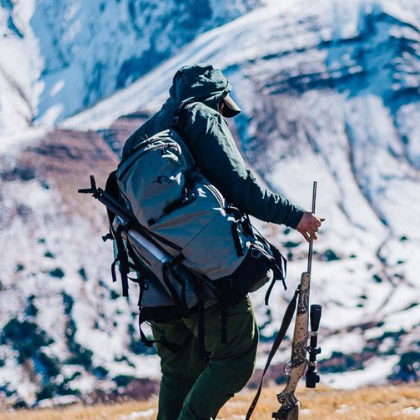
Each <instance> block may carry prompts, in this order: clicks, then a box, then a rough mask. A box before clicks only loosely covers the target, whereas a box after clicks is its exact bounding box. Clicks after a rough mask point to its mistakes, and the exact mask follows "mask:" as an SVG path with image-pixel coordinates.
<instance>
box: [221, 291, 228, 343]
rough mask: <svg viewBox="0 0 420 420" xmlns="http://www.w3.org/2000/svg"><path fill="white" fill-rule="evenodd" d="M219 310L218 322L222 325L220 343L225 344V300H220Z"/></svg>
mask: <svg viewBox="0 0 420 420" xmlns="http://www.w3.org/2000/svg"><path fill="white" fill-rule="evenodd" d="M220 309H221V314H220V320H221V323H222V328H221V341H222V344H227V302H226V300H225V299H222V301H221V302H220Z"/></svg>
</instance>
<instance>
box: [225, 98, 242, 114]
mask: <svg viewBox="0 0 420 420" xmlns="http://www.w3.org/2000/svg"><path fill="white" fill-rule="evenodd" d="M223 102H224V103H225V106H224V108H223V116H224V117H227V118H232V117H234V116H235V115H238V114H239V113H240V112H241V108H239V106H238V104H237V103H236V102H235V101H234V100H233V99H232V98H231V97H230V95H229V94H227V95H226V96H225V97H224V98H223Z"/></svg>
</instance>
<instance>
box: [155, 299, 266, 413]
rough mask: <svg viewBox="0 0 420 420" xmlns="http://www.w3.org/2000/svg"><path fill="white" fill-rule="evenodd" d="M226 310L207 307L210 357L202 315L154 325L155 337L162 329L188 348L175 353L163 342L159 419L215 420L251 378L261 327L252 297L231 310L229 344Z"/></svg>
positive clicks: (156, 337)
mask: <svg viewBox="0 0 420 420" xmlns="http://www.w3.org/2000/svg"><path fill="white" fill-rule="evenodd" d="M220 314H221V308H220V304H215V305H213V306H211V307H209V308H207V309H206V310H205V340H206V350H207V352H209V361H208V362H207V363H206V362H204V361H203V360H200V359H199V357H198V315H197V314H196V315H194V316H192V317H190V318H185V319H184V318H183V319H179V320H176V321H171V322H167V323H154V324H152V330H153V336H154V338H155V339H159V338H160V336H161V334H162V332H164V333H165V337H166V339H167V340H168V341H170V342H173V343H176V344H179V345H181V346H182V350H181V351H180V352H177V353H171V352H170V351H169V350H167V349H166V348H165V347H163V346H162V345H160V344H157V349H158V354H159V356H160V358H161V369H162V382H161V385H160V393H159V413H158V417H157V420H212V419H215V418H216V415H217V413H218V411H219V410H220V408H221V407H222V406H223V405H224V404H225V403H226V402H227V401H228V400H229V399H230V398H231V397H232V396H233V395H234V394H235V393H236V392H238V391H240V390H241V389H242V388H243V387H244V386H245V385H246V383H247V382H248V380H249V378H250V377H251V375H252V373H253V371H254V366H255V359H256V354H257V346H258V330H257V326H256V322H255V317H254V311H253V308H252V304H251V301H250V300H249V298H248V297H247V298H244V299H242V300H241V301H240V302H239V303H237V304H236V305H229V306H228V309H227V314H228V316H227V320H228V322H227V331H228V335H227V344H222V342H221V321H220V318H221V315H220Z"/></svg>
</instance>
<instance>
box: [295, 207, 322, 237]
mask: <svg viewBox="0 0 420 420" xmlns="http://www.w3.org/2000/svg"><path fill="white" fill-rule="evenodd" d="M324 220H325V219H322V218H320V217H318V216H315V215H314V214H312V213H309V212H306V213H303V216H302V218H301V219H300V222H299V224H298V225H297V228H296V230H297V231H299V232H300V233H301V235H302V236H303V237H304V238H305V239H306V241H307V242H309V243H311V242H312V241H314V240H317V239H318V237H317V236H316V232H318V228H319V227H320V226H321V223H322V222H323V221H324Z"/></svg>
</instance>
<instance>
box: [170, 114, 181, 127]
mask: <svg viewBox="0 0 420 420" xmlns="http://www.w3.org/2000/svg"><path fill="white" fill-rule="evenodd" d="M178 123H179V116H178V115H175V117H173V118H172V121H171V126H172V127H175V126H177V125H178Z"/></svg>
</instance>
